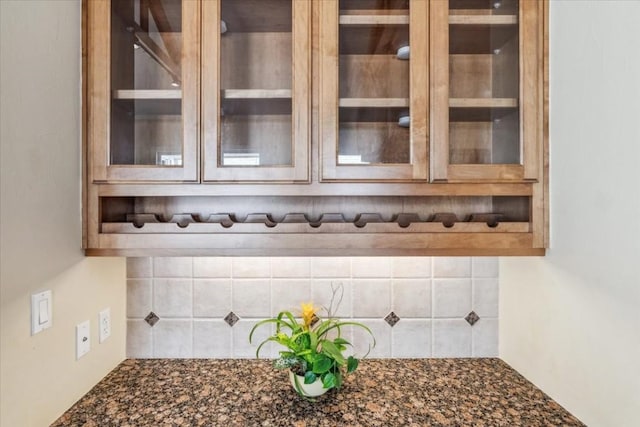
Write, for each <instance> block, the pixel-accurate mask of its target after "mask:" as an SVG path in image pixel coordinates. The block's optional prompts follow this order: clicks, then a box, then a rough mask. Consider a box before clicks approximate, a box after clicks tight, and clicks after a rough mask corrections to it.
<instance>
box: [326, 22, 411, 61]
mask: <svg viewBox="0 0 640 427" xmlns="http://www.w3.org/2000/svg"><path fill="white" fill-rule="evenodd" d="M356 16H357V15H356ZM342 18H347V16H343V17H341V18H340V19H342ZM338 43H339V47H340V55H395V54H396V53H397V51H398V48H399V47H401V46H408V45H409V25H406V24H405V25H386V26H384V25H374V24H359V25H343V26H342V27H341V28H340V37H339V41H338Z"/></svg>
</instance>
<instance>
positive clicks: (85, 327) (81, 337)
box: [76, 320, 91, 360]
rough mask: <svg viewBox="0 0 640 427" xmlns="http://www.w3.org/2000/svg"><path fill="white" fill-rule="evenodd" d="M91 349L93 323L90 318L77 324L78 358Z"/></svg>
mask: <svg viewBox="0 0 640 427" xmlns="http://www.w3.org/2000/svg"><path fill="white" fill-rule="evenodd" d="M89 350H91V323H89V321H88V320H86V321H84V322H82V323H79V324H78V325H76V360H77V359H80V358H81V357H82V356H84V355H85V354H87V353H89Z"/></svg>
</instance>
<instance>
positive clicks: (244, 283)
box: [231, 279, 271, 319]
mask: <svg viewBox="0 0 640 427" xmlns="http://www.w3.org/2000/svg"><path fill="white" fill-rule="evenodd" d="M231 286H232V288H231V295H232V297H231V308H232V310H233V312H234V313H235V314H236V315H237V316H239V317H240V318H241V319H242V318H245V317H259V318H264V317H269V316H270V315H271V281H270V280H269V279H237V280H236V279H234V280H233V282H232V284H231Z"/></svg>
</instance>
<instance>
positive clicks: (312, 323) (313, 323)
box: [311, 314, 320, 326]
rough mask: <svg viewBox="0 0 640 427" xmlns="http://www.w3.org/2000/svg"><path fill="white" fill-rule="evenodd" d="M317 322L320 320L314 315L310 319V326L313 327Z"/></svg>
mask: <svg viewBox="0 0 640 427" xmlns="http://www.w3.org/2000/svg"><path fill="white" fill-rule="evenodd" d="M319 320H320V318H319V317H318V316H316V315H315V314H314V315H313V317H312V318H311V326H314V325H315V324H316V323H318V321H319Z"/></svg>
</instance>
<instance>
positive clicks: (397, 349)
mask: <svg viewBox="0 0 640 427" xmlns="http://www.w3.org/2000/svg"><path fill="white" fill-rule="evenodd" d="M391 335H392V348H391V356H392V357H398V358H410V357H414V358H416V357H419V358H423V357H431V320H425V319H401V320H400V321H399V322H398V323H396V325H395V326H394V327H393V329H392V330H391Z"/></svg>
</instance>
